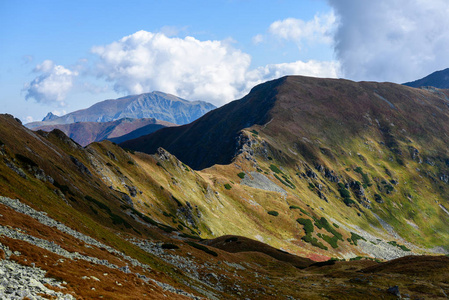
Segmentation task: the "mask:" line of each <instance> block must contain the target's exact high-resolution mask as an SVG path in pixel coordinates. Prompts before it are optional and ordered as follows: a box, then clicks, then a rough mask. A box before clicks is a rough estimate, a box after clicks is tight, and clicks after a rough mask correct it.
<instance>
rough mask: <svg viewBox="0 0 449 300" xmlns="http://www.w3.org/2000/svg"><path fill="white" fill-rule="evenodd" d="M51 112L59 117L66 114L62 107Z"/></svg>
mask: <svg viewBox="0 0 449 300" xmlns="http://www.w3.org/2000/svg"><path fill="white" fill-rule="evenodd" d="M51 113H52V114H54V115H55V116H58V117H60V116H63V115H65V114H67V111H65V110H64V109H63V110H53V111H52V112H51Z"/></svg>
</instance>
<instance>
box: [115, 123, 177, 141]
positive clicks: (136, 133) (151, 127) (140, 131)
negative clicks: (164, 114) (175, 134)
mask: <svg viewBox="0 0 449 300" xmlns="http://www.w3.org/2000/svg"><path fill="white" fill-rule="evenodd" d="M170 124H171V123H170ZM173 126H176V125H175V124H172V125H171V126H166V125H162V124H148V125H145V126H142V127H140V128H137V129H136V130H133V131H131V132H129V133H127V134H124V135H121V136H118V137H108V138H107V140H109V141H111V142H114V143H116V144H119V143H123V142H125V141H128V140H132V139H136V138H138V137H141V136H144V135H147V134H150V133H153V132H155V131H158V130H159V129H162V128H165V127H173Z"/></svg>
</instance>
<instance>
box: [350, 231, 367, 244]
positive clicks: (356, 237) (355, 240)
mask: <svg viewBox="0 0 449 300" xmlns="http://www.w3.org/2000/svg"><path fill="white" fill-rule="evenodd" d="M348 240H350V241H352V242H353V243H354V245H356V246H357V241H358V240H364V241H365V242H366V239H365V238H364V237H363V236H360V235H358V234H357V233H355V232H352V231H351V237H350V238H349V239H348Z"/></svg>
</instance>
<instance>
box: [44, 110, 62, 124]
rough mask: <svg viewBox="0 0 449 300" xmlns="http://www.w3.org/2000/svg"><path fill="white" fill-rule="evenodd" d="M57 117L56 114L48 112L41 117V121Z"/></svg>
mask: <svg viewBox="0 0 449 300" xmlns="http://www.w3.org/2000/svg"><path fill="white" fill-rule="evenodd" d="M57 118H59V117H58V116H57V115H55V114H53V113H52V112H49V113H48V114H47V115H46V116H45V117H44V118H43V119H42V122H45V121H51V120H54V119H57Z"/></svg>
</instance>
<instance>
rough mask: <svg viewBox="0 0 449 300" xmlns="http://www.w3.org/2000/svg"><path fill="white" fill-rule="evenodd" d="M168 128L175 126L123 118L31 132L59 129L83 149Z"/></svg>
mask: <svg viewBox="0 0 449 300" xmlns="http://www.w3.org/2000/svg"><path fill="white" fill-rule="evenodd" d="M170 126H177V125H176V124H173V123H170V122H166V121H160V120H156V119H154V118H142V119H130V118H123V119H119V120H116V121H110V122H76V123H70V124H55V125H44V126H38V127H34V128H33V130H35V131H37V130H43V131H52V130H54V129H59V130H61V131H62V132H64V133H65V134H66V135H67V136H68V137H70V138H71V139H73V140H74V141H76V142H77V143H78V144H80V145H81V146H83V147H84V146H87V145H88V144H90V143H93V142H99V141H102V140H106V139H108V140H113V141H115V142H124V141H126V140H128V139H132V138H137V137H140V136H142V135H146V134H150V133H152V132H154V131H156V130H159V129H161V128H164V127H170ZM137 130H138V131H137Z"/></svg>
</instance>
